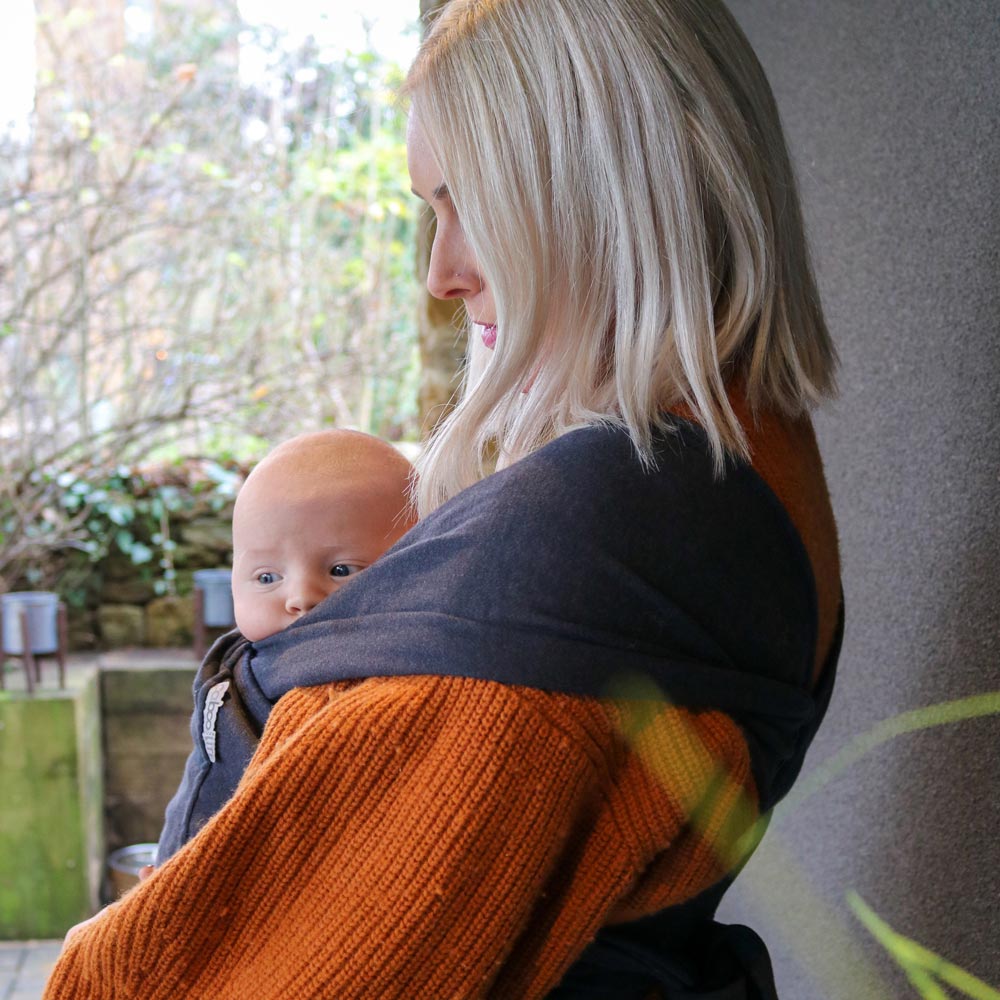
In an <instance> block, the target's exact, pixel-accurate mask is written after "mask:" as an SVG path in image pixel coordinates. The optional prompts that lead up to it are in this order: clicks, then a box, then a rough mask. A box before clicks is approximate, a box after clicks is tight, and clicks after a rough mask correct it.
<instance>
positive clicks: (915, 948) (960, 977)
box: [847, 892, 1000, 1000]
mask: <svg viewBox="0 0 1000 1000" xmlns="http://www.w3.org/2000/svg"><path fill="white" fill-rule="evenodd" d="M847 904H848V906H850V908H851V910H852V911H853V913H854V915H855V916H856V917H857V918H858V920H860V921H861V923H862V924H863V925H864V927H865V928H866V929H867V930H868V932H869V933H870V934H871V935H872V937H874V938H875V940H876V941H878V943H879V944H880V945H882V947H883V948H884V949H885V950H886V951H887V952H888V953H889V955H891V956H892V958H893V959H894V961H895V962H896V963H897V964H898V965H899V967H900V968H901V969H902V970H903V971H904V972H905V973H906V976H907V978H908V979H909V980H910V982H911V983H912V985H913V987H914V989H916V991H917V993H918V994H919V995H920V996H921V997H922V998H923V1000H948V997H949V996H950V994H949V993H948V991H947V990H946V989H945V987H950V988H951V989H955V990H958V992H959V993H961V994H962V996H966V997H971V998H972V1000H1000V990H995V989H993V987H992V986H989V985H987V984H986V983H984V982H983V981H982V980H981V979H978V978H977V977H976V976H974V975H972V974H971V973H970V972H966V971H965V969H961V968H959V967H958V966H957V965H953V964H952V963H951V962H948V961H945V959H943V958H942V957H941V956H940V955H937V954H935V953H934V952H933V951H931V950H930V949H929V948H924V947H923V946H922V945H919V944H917V943H916V941H913V940H911V939H910V938H908V937H906V936H904V935H903V934H900V933H899V932H898V931H895V930H893V929H892V928H891V927H890V926H889V924H887V923H886V922H885V921H884V920H883V919H882V918H881V917H880V916H878V914H877V913H875V911H874V910H873V909H872V908H871V907H870V906H869V905H868V904H867V903H866V902H865V901H864V900H863V899H862V898H861V897H860V896H859V895H858V894H857V893H856V892H850V893H848V894H847Z"/></svg>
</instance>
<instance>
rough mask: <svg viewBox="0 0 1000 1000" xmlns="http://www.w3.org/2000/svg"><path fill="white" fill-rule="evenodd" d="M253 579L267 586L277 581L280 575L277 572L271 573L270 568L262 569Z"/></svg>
mask: <svg viewBox="0 0 1000 1000" xmlns="http://www.w3.org/2000/svg"><path fill="white" fill-rule="evenodd" d="M254 579H255V580H256V581H257V583H259V584H260V585H261V586H262V587H269V586H270V585H271V584H272V583H277V582H278V581H279V580H280V579H281V577H280V576H279V575H278V574H277V573H272V572H271V571H270V570H264V572H263V573H258V574H257V575H256V576H255V577H254Z"/></svg>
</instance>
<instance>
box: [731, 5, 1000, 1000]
mask: <svg viewBox="0 0 1000 1000" xmlns="http://www.w3.org/2000/svg"><path fill="white" fill-rule="evenodd" d="M730 6H731V9H732V10H733V12H734V14H735V15H736V16H737V18H738V19H739V21H740V23H741V24H742V25H743V27H744V30H745V31H746V32H747V34H748V35H749V37H750V40H751V42H752V43H753V44H754V46H755V48H756V49H757V52H758V54H759V56H760V58H761V61H762V62H763V64H764V67H765V69H766V70H767V72H768V75H769V77H770V79H771V82H772V85H773V88H774V91H775V95H776V97H777V101H778V105H779V107H780V109H781V112H782V116H783V120H784V123H785V128H786V133H787V135H788V139H789V143H790V146H791V149H792V153H793V157H794V159H795V161H796V164H797V168H798V172H799V180H800V186H801V190H802V196H803V201H804V207H805V211H806V216H807V221H808V224H809V228H810V236H811V239H812V244H813V248H814V255H815V262H816V266H817V270H818V275H819V282H820V287H821V291H822V294H823V298H824V302H825V306H826V310H827V316H828V319H829V321H830V325H831V328H832V330H833V334H834V337H835V339H836V342H837V345H838V347H839V350H840V352H841V356H842V361H843V367H842V373H841V386H842V396H841V399H840V401H839V403H838V404H836V405H834V406H832V407H830V408H828V409H827V410H826V411H825V412H823V413H822V414H821V415H820V416H819V418H818V420H817V427H818V432H819V436H820V442H821V446H822V448H823V452H824V457H825V461H826V467H827V474H828V477H829V480H830V485H831V489H832V493H833V499H834V506H835V510H836V513H837V516H838V521H839V525H840V531H841V547H842V554H843V559H844V583H845V591H846V598H847V613H848V630H847V635H846V641H845V646H844V653H843V658H842V661H841V675H840V680H839V688H838V690H837V692H836V695H835V698H834V701H833V705H832V707H831V709H830V714H829V717H828V720H827V723H826V725H825V728H824V729H823V731H822V732H821V734H820V737H819V739H818V741H817V743H816V745H815V746H814V748H813V751H812V752H811V754H810V757H809V760H808V761H807V764H806V769H805V771H806V773H808V772H809V771H810V770H811V769H813V768H815V767H817V766H818V765H819V764H820V763H821V762H823V761H824V760H827V759H828V758H830V757H831V756H832V755H833V754H834V753H836V752H837V751H838V750H840V749H841V748H843V747H845V746H847V745H848V744H850V743H851V741H852V740H853V739H855V738H856V737H858V736H859V734H863V733H865V732H867V731H869V730H870V729H871V728H872V727H874V726H876V725H877V724H878V723H879V722H880V721H881V720H884V719H886V718H888V717H891V716H893V715H895V714H897V713H901V712H906V711H909V710H913V709H918V708H921V707H923V706H928V705H932V704H934V703H936V702H940V701H945V700H949V699H957V698H962V697H965V696H970V695H974V694H978V693H981V692H986V691H991V690H993V691H995V690H998V689H1000V582H998V580H1000V569H998V567H1000V405H998V401H997V397H998V395H1000V225H998V222H1000V198H998V196H1000V55H998V53H1000V4H998V3H997V2H996V0H964V2H954V0H951V2H948V0H937V2H930V0H922V2H917V3H912V2H902V0H846V2H845V0H834V2H832V3H831V2H827V0H731V4H730ZM998 831H1000V717H997V716H995V715H994V716H992V717H982V718H980V719H977V720H973V721H966V722H960V723H957V724H954V725H951V726H946V727H939V728H935V729H932V730H927V731H924V732H921V733H914V734H910V735H903V736H899V737H897V738H896V739H894V740H892V741H890V742H888V743H885V744H883V745H882V746H881V747H878V748H876V749H874V750H872V751H871V752H869V753H868V754H867V755H865V756H864V757H863V758H862V759H861V760H859V761H858V762H857V763H856V764H854V765H853V766H852V767H850V768H849V769H848V770H847V771H846V772H844V773H843V774H842V775H841V776H840V777H838V778H836V779H834V780H833V781H832V782H830V783H829V784H828V785H827V786H826V787H825V788H823V789H822V790H821V791H820V792H818V793H817V794H815V795H813V796H812V797H810V798H809V799H808V800H807V801H804V802H801V803H799V804H798V805H795V806H793V807H792V808H790V809H788V810H786V812H785V814H784V815H780V816H779V817H778V818H777V819H776V822H775V824H774V825H773V828H772V831H771V832H770V833H769V835H768V838H766V840H765V844H764V847H763V848H762V851H761V853H760V857H759V858H758V859H756V860H755V861H754V862H752V863H751V866H750V867H749V868H748V871H747V872H746V873H745V876H746V877H745V878H744V879H742V880H741V883H742V885H740V886H739V887H738V889H737V890H734V892H733V900H732V902H731V903H730V904H729V906H728V907H727V910H726V913H725V916H726V917H728V918H741V919H744V920H746V921H747V922H751V923H753V924H754V925H755V926H757V927H758V929H760V930H761V931H762V932H763V933H764V935H765V936H766V937H767V939H768V941H769V943H770V945H771V946H772V951H773V954H774V957H775V960H776V965H777V975H778V980H779V992H780V993H781V995H782V997H783V998H789V1000H809V998H814V997H818V998H827V997H836V998H841V997H844V998H848V997H849V998H851V1000H860V998H863V997H872V998H879V1000H882V998H883V997H897V996H898V997H915V996H918V995H919V994H918V993H917V992H916V990H915V989H914V988H913V987H912V986H911V985H910V984H909V983H908V982H907V980H906V978H905V977H904V976H903V975H902V974H900V973H899V971H898V970H897V969H896V967H895V966H893V965H892V964H891V963H889V962H886V961H884V960H883V958H882V957H881V954H882V953H881V952H880V950H879V948H878V947H877V946H876V945H875V944H874V943H873V942H872V940H871V939H870V938H868V937H867V936H866V935H865V933H864V932H863V931H861V930H860V929H859V925H858V924H857V922H856V921H854V919H853V917H852V916H851V914H850V911H849V910H848V907H847V906H846V904H845V893H846V892H847V891H848V890H855V891H857V892H858V893H859V894H860V895H861V896H862V897H863V898H864V899H865V900H866V901H867V902H868V903H869V904H870V905H871V906H872V907H873V908H874V909H875V910H876V911H877V912H878V913H879V914H880V915H881V916H882V917H884V918H885V919H886V920H887V921H888V922H889V923H890V924H891V925H892V926H893V927H894V928H895V929H896V930H898V931H900V932H902V933H904V934H906V935H908V936H910V937H912V938H914V939H915V940H917V941H918V942H920V943H921V944H923V945H925V946H927V947H929V948H931V949H933V950H935V951H936V952H938V953H940V954H941V955H943V956H944V957H945V958H947V959H949V960H951V961H953V962H956V963H958V964H960V965H962V966H964V967H966V968H967V969H968V970H969V971H971V972H973V973H974V974H976V975H978V976H979V977H981V978H982V979H985V980H986V981H987V982H989V983H990V985H992V986H993V987H995V988H1000V947H998V942H1000V835H998Z"/></svg>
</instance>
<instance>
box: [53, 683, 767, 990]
mask: <svg viewBox="0 0 1000 1000" xmlns="http://www.w3.org/2000/svg"><path fill="white" fill-rule="evenodd" d="M753 797H754V792H753V787H752V780H751V778H750V769H749V761H748V754H747V748H746V745H745V743H744V741H743V739H742V736H741V735H740V732H739V730H738V728H737V727H736V726H735V725H734V724H733V723H732V722H731V721H730V720H729V719H728V718H727V717H726V716H724V715H722V714H721V713H718V712H701V713H698V712H687V711H683V710H679V709H670V708H668V707H665V706H661V707H659V708H658V709H657V710H656V711H655V712H653V713H652V715H650V713H649V709H648V705H647V706H646V708H645V709H644V710H643V711H640V712H637V713H636V714H635V715H634V716H633V715H631V714H630V713H629V711H628V709H627V707H625V706H623V705H622V704H612V703H610V702H601V701H597V700H595V699H589V698H582V697H577V696H570V695H562V694H551V693H545V692H542V691H538V690H533V689H527V688H519V687H515V686H505V685H500V684H496V683H493V682H489V681H483V680H475V679H468V678H460V677H409V678H407V677H403V678H373V679H369V680H365V681H362V682H359V683H338V684H333V685H327V686H324V687H314V688H307V689H297V690H294V691H292V692H291V693H289V694H288V695H287V696H285V697H284V698H283V699H282V700H281V701H280V702H279V703H278V705H277V706H276V708H275V710H274V712H273V713H272V715H271V719H270V721H269V723H268V726H267V729H266V730H265V733H264V737H263V739H262V741H261V745H260V748H259V750H258V753H257V755H256V756H255V758H254V760H253V761H252V763H251V765H250V767H249V769H248V770H247V772H246V774H245V776H244V779H243V781H242V782H241V784H240V786H239V788H238V790H237V793H236V795H235V797H234V798H233V799H232V800H231V801H230V803H229V804H228V805H227V806H226V807H225V808H224V809H223V810H222V812H220V813H219V814H218V815H217V816H216V817H215V818H214V819H213V820H212V821H210V822H209V824H208V825H207V826H206V827H205V828H204V829H203V830H202V831H201V832H200V833H199V834H198V836H197V837H196V838H195V839H194V840H192V841H191V842H190V843H189V844H188V845H187V846H186V847H185V848H183V849H182V850H181V851H180V852H179V853H178V854H177V855H175V856H174V857H173V858H172V859H171V860H170V861H169V862H168V863H167V864H166V865H164V866H163V867H162V868H161V869H159V870H158V871H157V872H156V873H155V874H154V875H153V876H152V877H151V878H150V879H149V880H148V881H147V882H145V883H144V884H143V885H141V886H140V887H138V888H137V889H135V890H133V891H132V892H131V893H129V894H128V895H127V896H125V897H124V898H123V899H122V900H120V901H119V902H118V903H116V904H114V905H113V906H111V907H109V908H108V909H107V910H106V911H105V912H104V913H103V914H102V915H101V916H100V917H99V918H98V919H97V920H96V921H94V922H93V923H92V924H91V925H89V926H88V927H87V928H85V929H84V930H83V931H81V932H80V933H79V934H78V936H76V937H75V938H74V939H73V941H72V943H71V944H70V945H69V946H68V948H67V950H66V952H65V953H64V955H63V957H62V959H61V960H60V962H59V963H58V965H57V966H56V969H55V971H54V972H53V975H52V978H51V980H50V982H49V985H48V990H47V992H46V998H47V1000H83V998H102V1000H111V998H143V1000H161V998H163V1000H167V998H170V1000H176V998H178V997H185V998H188V1000H198V998H202V997H204V998H209V997H211V998H218V1000H245V998H247V997H251V996H252V997H255V998H261V1000H270V998H273V1000H279V998H280V1000H299V998H301V1000H305V998H316V1000H319V998H330V997H338V998H353V997H358V998H361V997H380V998H393V997H409V998H413V997H434V998H437V997H454V998H459V997H461V998H465V997H511V998H513V997H517V998H532V997H542V996H544V995H545V993H546V992H547V991H548V990H550V989H551V988H552V987H553V986H554V985H556V983H557V982H558V981H559V979H560V977H561V976H562V974H563V973H564V971H565V970H566V968H567V967H568V966H569V964H570V963H571V962H572V960H573V959H574V958H575V957H576V956H577V955H578V954H579V953H580V951H581V950H582V949H583V947H584V946H585V945H586V944H587V942H588V941H589V940H590V939H591V938H592V937H593V935H594V934H595V933H596V931H597V929H598V928H599V927H600V926H601V925H602V924H604V923H607V922H609V921H614V920H624V919H630V918H631V917H632V916H635V915H637V914H641V913H645V912H654V911H655V910H657V909H659V908H662V907H663V906H666V905H670V904H671V903H674V902H680V901H681V900H683V899H686V898H689V897H690V896H692V895H694V894H695V893H697V892H698V891H700V890H701V889H702V888H704V887H705V886H707V885H710V884H712V883H714V882H715V881H717V880H718V879H719V878H720V877H721V876H722V874H723V873H724V872H725V870H726V868H727V867H728V865H729V864H731V862H732V857H731V855H730V854H729V852H730V850H731V843H732V838H733V836H734V835H735V833H736V832H737V829H738V828H739V829H742V828H743V827H744V826H745V824H746V823H747V822H749V821H750V820H751V819H752V818H753Z"/></svg>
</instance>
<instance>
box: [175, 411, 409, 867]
mask: <svg viewBox="0 0 1000 1000" xmlns="http://www.w3.org/2000/svg"><path fill="white" fill-rule="evenodd" d="M412 471H413V469H412V466H411V465H410V463H409V462H408V461H407V460H406V459H405V458H404V457H403V456H402V455H401V454H400V453H399V452H398V451H396V449H395V448H393V447H392V446H391V445H388V444H386V443H385V442H384V441H380V440H379V439H378V438H374V437H371V436H370V435H368V434H361V433H358V432H356V431H341V430H331V431H320V432H318V433H315V434H303V435H302V436H300V437H296V438H293V439H292V440H290V441H286V442H285V443H284V444H281V445H279V446H278V447H277V448H275V449H274V451H272V452H271V453H270V454H269V455H268V456H267V457H266V458H265V459H264V460H263V461H262V462H261V463H260V464H259V465H258V466H257V467H256V468H255V469H254V470H253V472H251V473H250V475H249V476H248V477H247V481H246V483H245V484H244V486H243V488H242V489H241V490H240V493H239V495H238V496H237V498H236V506H235V509H234V511H233V607H234V610H235V613H236V627H237V630H238V631H236V632H230V633H229V634H228V635H225V636H223V637H222V638H221V639H219V641H218V642H216V643H215V645H214V646H213V647H212V649H211V650H209V653H208V655H207V656H206V657H205V661H204V662H203V663H202V665H201V667H200V668H199V670H198V674H197V677H196V678H195V685H194V697H195V711H194V717H193V720H192V726H191V732H192V736H193V738H194V744H195V746H194V750H193V751H192V753H191V755H190V757H189V758H188V761H187V765H186V766H185V769H184V777H183V779H182V781H181V785H180V788H178V790H177V792H176V794H175V795H174V797H173V799H172V800H171V802H170V804H169V805H168V806H167V815H166V822H165V824H164V827H163V831H162V833H161V834H160V844H159V849H158V852H157V863H158V864H162V863H163V862H164V861H165V860H166V859H167V858H168V857H170V856H171V855H172V854H174V853H175V852H176V851H177V850H178V849H179V848H180V847H182V846H183V845H184V844H185V843H186V842H187V841H188V840H189V839H190V838H191V837H193V836H194V835H195V834H196V833H197V832H198V830H200V829H201V827H202V826H204V824H205V823H206V822H207V821H208V820H209V819H210V818H211V817H212V816H213V815H214V814H215V813H216V812H218V810H219V809H221V808H222V806H223V805H224V804H225V803H226V801H227V800H228V799H229V797H230V796H231V795H232V793H233V791H235V789H236V785H237V784H238V782H239V779H240V777H241V776H242V774H243V771H244V770H245V768H246V765H247V764H248V763H249V761H250V757H251V756H252V755H253V751H254V749H255V748H256V744H257V740H258V739H259V737H260V732H261V729H262V727H263V721H264V720H266V717H267V713H268V711H269V710H270V704H269V703H267V701H266V698H265V696H264V695H263V694H262V692H261V689H260V687H259V685H258V683H257V678H256V677H255V676H254V672H253V667H252V662H251V661H252V650H253V647H252V645H251V644H252V643H254V642H259V641H260V640H262V639H265V638H267V637H268V636H270V635H273V634H274V633H275V632H279V631H281V630H282V629H284V628H286V627H287V626H288V625H290V624H291V623H292V622H294V621H295V620H296V619H298V618H300V617H301V616H302V615H304V614H305V613H306V612H307V611H309V610H310V609H311V608H313V607H315V606H316V605H317V604H319V602H320V601H322V600H323V599H324V598H325V597H327V596H329V595H330V594H332V593H333V592H334V591H335V590H337V589H338V588H340V587H342V586H343V585H344V584H345V583H346V582H347V581H348V580H350V579H351V577H353V576H356V575H357V574H358V573H360V572H361V571H362V570H363V569H364V568H365V567H366V566H369V565H370V564H371V563H373V562H374V561H375V560H376V559H378V557H379V556H381V555H382V553H383V552H385V551H386V549H388V548H389V547H390V546H392V545H393V544H394V543H395V542H396V541H397V540H398V539H399V538H401V537H402V536H403V535H404V534H405V533H406V531H407V530H408V529H409V528H410V527H411V526H412V525H413V523H414V517H413V514H412V511H411V507H410V504H409V501H408V489H409V484H410V476H411V474H412Z"/></svg>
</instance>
